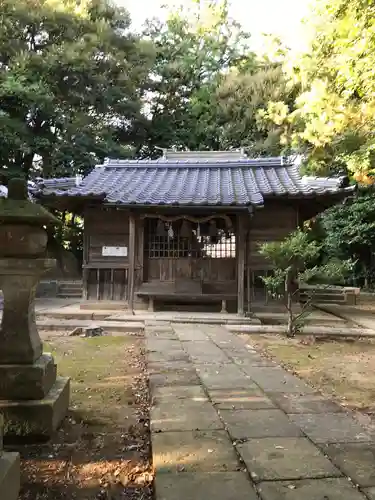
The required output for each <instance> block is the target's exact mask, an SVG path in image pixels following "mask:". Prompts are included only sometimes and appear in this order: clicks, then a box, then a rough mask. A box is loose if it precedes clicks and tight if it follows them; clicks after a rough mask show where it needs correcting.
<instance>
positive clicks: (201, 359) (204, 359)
mask: <svg viewBox="0 0 375 500" xmlns="http://www.w3.org/2000/svg"><path fill="white" fill-rule="evenodd" d="M183 348H184V350H185V351H186V352H187V353H188V354H189V356H190V358H191V360H192V361H193V363H216V364H219V363H220V364H221V363H231V360H230V359H229V358H228V356H227V355H226V354H225V353H224V352H223V351H222V350H221V349H219V348H218V347H217V346H216V345H215V344H213V343H212V342H210V341H206V342H183Z"/></svg>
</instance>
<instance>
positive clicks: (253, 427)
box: [219, 410, 302, 439]
mask: <svg viewBox="0 0 375 500" xmlns="http://www.w3.org/2000/svg"><path fill="white" fill-rule="evenodd" d="M219 411H220V416H221V418H222V419H223V420H224V422H225V424H226V427H227V429H228V432H229V434H230V435H231V437H232V438H233V439H244V438H245V439H247V438H262V437H274V438H276V437H299V436H301V435H302V433H301V430H300V429H299V428H298V427H297V426H296V425H294V424H293V423H292V422H291V421H290V420H289V419H288V417H287V416H286V415H285V413H284V412H282V411H281V410H233V411H232V410H219Z"/></svg>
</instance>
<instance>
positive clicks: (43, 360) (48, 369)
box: [0, 354, 56, 400]
mask: <svg viewBox="0 0 375 500" xmlns="http://www.w3.org/2000/svg"><path fill="white" fill-rule="evenodd" d="M0 380H1V384H0V399H12V400H14V399H16V400H19V399H25V400H30V399H43V398H44V397H45V396H46V395H47V394H48V393H49V391H50V390H51V389H52V387H53V384H54V383H55V381H56V365H55V362H54V359H53V357H52V356H51V354H42V356H40V358H39V359H37V360H36V361H35V363H33V364H32V365H0Z"/></svg>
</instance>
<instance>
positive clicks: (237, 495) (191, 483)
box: [155, 472, 258, 500]
mask: <svg viewBox="0 0 375 500" xmlns="http://www.w3.org/2000/svg"><path fill="white" fill-rule="evenodd" d="M155 491H156V497H155V498H157V499H158V500H182V499H183V500H211V499H215V500H240V499H241V500H242V499H246V500H257V498H258V497H257V494H256V493H255V490H254V488H253V486H252V485H251V483H250V481H249V480H248V478H247V477H246V475H245V474H244V473H243V472H210V473H209V472H203V473H202V472H200V473H185V472H183V473H181V474H176V473H170V474H156V478H155Z"/></svg>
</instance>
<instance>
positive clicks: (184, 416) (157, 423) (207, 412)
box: [151, 400, 224, 432]
mask: <svg viewBox="0 0 375 500" xmlns="http://www.w3.org/2000/svg"><path fill="white" fill-rule="evenodd" d="M223 427H224V426H223V423H222V422H221V420H220V418H219V416H218V414H217V412H216V411H215V409H214V408H213V406H212V404H211V403H209V402H201V401H189V400H185V401H184V400H178V401H172V400H170V401H163V402H161V403H159V404H157V405H155V406H152V407H151V430H152V431H158V432H159V431H194V430H211V429H212V430H215V429H223Z"/></svg>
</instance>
